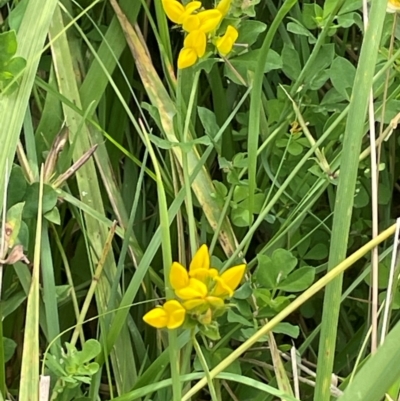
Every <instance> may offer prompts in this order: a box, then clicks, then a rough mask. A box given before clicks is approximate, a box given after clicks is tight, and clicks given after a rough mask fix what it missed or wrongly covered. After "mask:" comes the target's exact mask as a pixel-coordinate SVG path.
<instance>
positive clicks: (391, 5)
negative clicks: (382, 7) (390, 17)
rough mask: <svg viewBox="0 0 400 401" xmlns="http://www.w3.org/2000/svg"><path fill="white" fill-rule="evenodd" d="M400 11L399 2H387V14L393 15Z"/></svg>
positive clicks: (395, 0)
mask: <svg viewBox="0 0 400 401" xmlns="http://www.w3.org/2000/svg"><path fill="white" fill-rule="evenodd" d="M398 11H400V0H389V1H388V5H387V12H389V13H395V12H398Z"/></svg>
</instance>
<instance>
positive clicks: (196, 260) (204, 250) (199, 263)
mask: <svg viewBox="0 0 400 401" xmlns="http://www.w3.org/2000/svg"><path fill="white" fill-rule="evenodd" d="M190 36H192V37H191V38H190V40H189V37H190ZM197 36H201V32H200V35H196V36H194V35H192V34H189V35H188V36H187V37H186V40H185V46H187V47H194V46H193V45H194V44H195V41H196V39H198V37H197ZM203 36H204V37H205V35H204V33H203ZM209 268H210V254H209V253H208V247H207V245H205V244H204V245H202V246H201V247H200V248H199V249H198V250H197V252H196V253H195V254H194V256H193V259H192V262H191V263H190V266H189V272H192V271H194V270H196V269H209Z"/></svg>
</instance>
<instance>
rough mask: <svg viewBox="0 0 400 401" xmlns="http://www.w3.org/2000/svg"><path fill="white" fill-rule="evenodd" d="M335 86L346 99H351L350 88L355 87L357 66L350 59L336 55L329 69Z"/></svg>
mask: <svg viewBox="0 0 400 401" xmlns="http://www.w3.org/2000/svg"><path fill="white" fill-rule="evenodd" d="M329 75H330V79H331V82H332V85H333V87H334V88H335V89H336V90H337V91H338V92H339V93H340V94H341V95H342V96H344V97H345V98H346V99H348V100H350V95H349V93H350V89H351V88H352V87H353V82H354V77H355V75H356V68H355V67H354V65H353V64H351V63H350V61H349V60H347V59H345V58H343V57H336V58H335V59H334V60H333V62H332V65H331V68H330V70H329Z"/></svg>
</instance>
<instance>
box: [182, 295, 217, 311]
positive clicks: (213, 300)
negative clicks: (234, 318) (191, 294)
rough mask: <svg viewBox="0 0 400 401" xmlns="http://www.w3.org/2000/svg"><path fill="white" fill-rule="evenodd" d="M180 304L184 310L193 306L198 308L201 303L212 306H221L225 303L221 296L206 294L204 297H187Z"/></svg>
mask: <svg viewBox="0 0 400 401" xmlns="http://www.w3.org/2000/svg"><path fill="white" fill-rule="evenodd" d="M182 305H183V307H184V308H185V309H186V310H188V311H190V310H192V309H194V308H198V307H199V306H203V305H207V306H213V307H215V308H222V307H223V306H224V305H225V303H224V300H223V299H222V298H219V297H213V296H207V297H204V298H196V299H189V300H187V301H185V302H183V304H182Z"/></svg>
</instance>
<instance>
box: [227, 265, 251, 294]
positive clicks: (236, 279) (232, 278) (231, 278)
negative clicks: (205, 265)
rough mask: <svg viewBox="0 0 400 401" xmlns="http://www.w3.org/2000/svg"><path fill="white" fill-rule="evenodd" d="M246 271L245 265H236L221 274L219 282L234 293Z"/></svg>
mask: <svg viewBox="0 0 400 401" xmlns="http://www.w3.org/2000/svg"><path fill="white" fill-rule="evenodd" d="M245 270H246V265H238V266H234V267H231V268H230V269H228V270H227V271H225V272H223V273H222V274H221V280H222V281H223V282H224V283H225V284H226V285H227V286H228V287H229V288H230V289H231V290H232V291H235V290H236V288H237V287H238V286H239V284H240V282H241V281H242V278H243V276H244V272H245Z"/></svg>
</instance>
